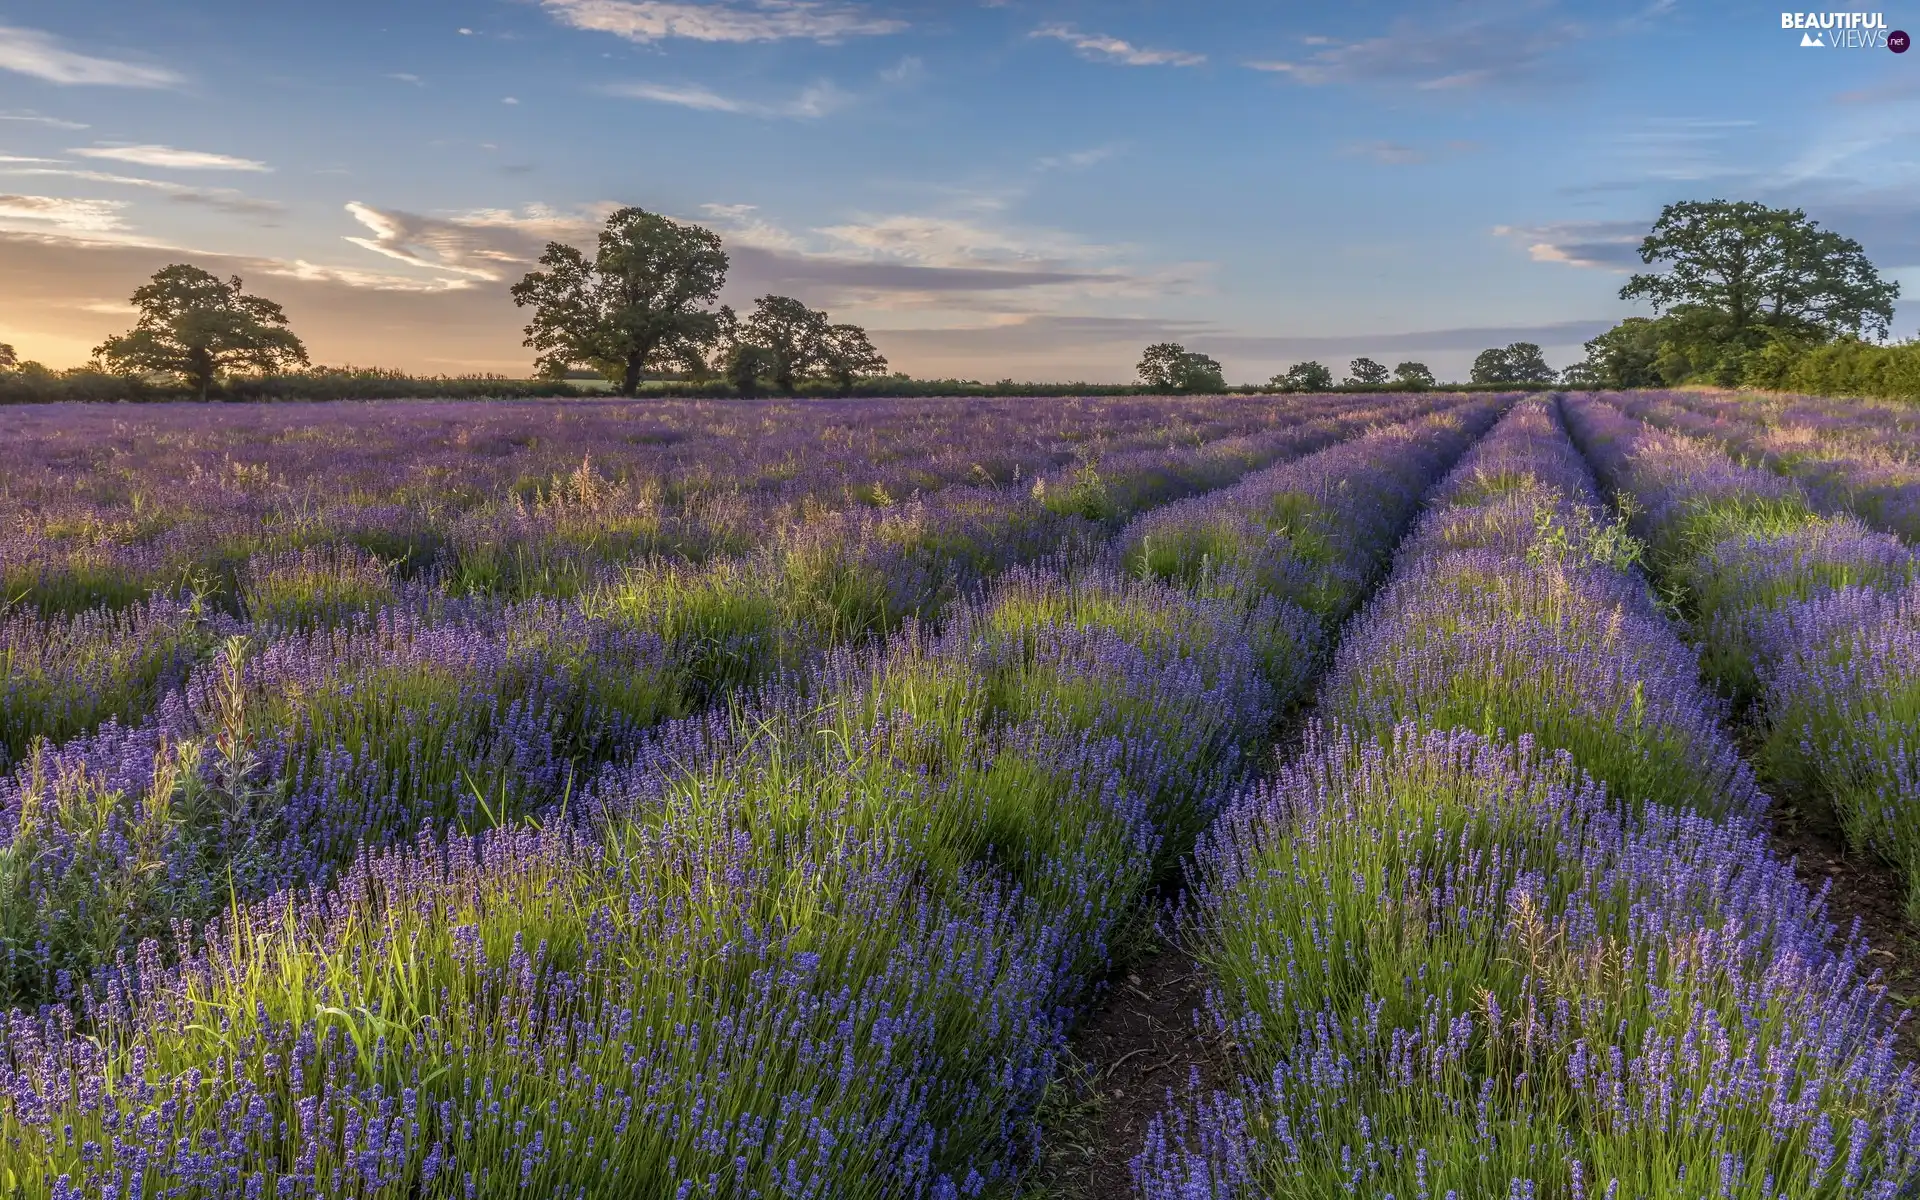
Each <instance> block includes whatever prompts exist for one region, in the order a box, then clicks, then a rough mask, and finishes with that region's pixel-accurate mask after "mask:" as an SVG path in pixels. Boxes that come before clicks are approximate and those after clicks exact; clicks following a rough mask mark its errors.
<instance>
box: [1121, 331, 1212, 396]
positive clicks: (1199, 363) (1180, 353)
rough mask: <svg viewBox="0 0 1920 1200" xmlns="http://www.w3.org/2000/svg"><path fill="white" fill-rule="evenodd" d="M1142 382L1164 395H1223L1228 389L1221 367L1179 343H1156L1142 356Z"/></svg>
mask: <svg viewBox="0 0 1920 1200" xmlns="http://www.w3.org/2000/svg"><path fill="white" fill-rule="evenodd" d="M1135 370H1137V371H1138V372H1139V373H1140V382H1141V383H1143V384H1145V385H1146V386H1147V387H1150V388H1153V389H1155V390H1157V391H1162V392H1220V391H1225V390H1226V387H1227V380H1226V376H1225V375H1224V374H1223V373H1222V372H1221V369H1220V364H1219V363H1218V362H1216V361H1214V360H1213V359H1212V358H1210V357H1208V356H1207V355H1205V354H1197V353H1195V352H1193V351H1191V350H1188V349H1187V348H1186V347H1185V346H1182V345H1181V344H1180V343H1178V342H1156V343H1154V344H1153V345H1151V346H1148V347H1147V349H1146V352H1145V353H1143V354H1142V355H1141V356H1140V365H1139V366H1138V367H1136V368H1135Z"/></svg>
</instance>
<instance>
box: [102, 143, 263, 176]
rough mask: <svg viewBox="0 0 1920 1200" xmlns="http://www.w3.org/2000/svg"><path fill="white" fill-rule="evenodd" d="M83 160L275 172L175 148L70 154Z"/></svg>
mask: <svg viewBox="0 0 1920 1200" xmlns="http://www.w3.org/2000/svg"><path fill="white" fill-rule="evenodd" d="M68 153H70V154H78V155H79V156H80V157H82V158H107V159H112V160H113V161H115V162H126V163H133V164H134V165H135V166H141V167H159V168H161V169H162V170H173V171H271V170H273V168H272V167H269V166H268V165H267V164H265V163H263V162H255V161H254V160H253V159H250V158H234V157H232V156H231V155H226V154H209V153H207V152H206V151H204V150H176V149H175V148H174V147H172V146H155V145H142V146H86V147H82V148H80V149H77V150H71V151H68Z"/></svg>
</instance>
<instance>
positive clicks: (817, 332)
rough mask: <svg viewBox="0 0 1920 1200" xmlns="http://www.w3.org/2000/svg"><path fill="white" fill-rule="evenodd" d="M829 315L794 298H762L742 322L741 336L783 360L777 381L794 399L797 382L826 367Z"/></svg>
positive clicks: (755, 302)
mask: <svg viewBox="0 0 1920 1200" xmlns="http://www.w3.org/2000/svg"><path fill="white" fill-rule="evenodd" d="M828 328H829V326H828V324H827V314H826V313H823V312H816V311H815V310H813V309H811V308H808V307H807V306H806V305H804V304H802V303H800V302H799V301H798V300H795V299H793V298H792V297H791V296H762V297H760V298H759V299H758V300H756V301H754V309H753V314H752V315H751V316H749V317H748V318H747V319H746V320H745V321H743V322H741V323H740V336H741V337H743V338H745V339H746V340H748V341H750V342H753V343H754V344H755V345H758V346H761V347H763V348H765V349H767V350H770V351H772V353H773V356H774V358H775V359H777V360H779V364H778V366H776V367H775V368H774V372H773V382H774V386H775V387H778V388H779V389H780V390H781V391H782V392H785V393H786V394H787V395H789V396H791V395H792V394H793V391H794V387H795V384H796V382H797V380H798V379H799V378H800V377H802V376H805V375H807V374H810V373H812V372H814V371H815V370H817V369H819V368H820V367H822V366H824V365H825V360H826V347H825V342H826V337H827V330H828Z"/></svg>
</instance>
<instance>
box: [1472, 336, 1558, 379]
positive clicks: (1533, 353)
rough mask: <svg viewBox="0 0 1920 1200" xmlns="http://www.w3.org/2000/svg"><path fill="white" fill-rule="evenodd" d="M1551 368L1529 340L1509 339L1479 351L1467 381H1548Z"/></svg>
mask: <svg viewBox="0 0 1920 1200" xmlns="http://www.w3.org/2000/svg"><path fill="white" fill-rule="evenodd" d="M1553 381H1554V370H1553V368H1552V367H1550V366H1548V365H1547V359H1546V356H1545V355H1544V354H1542V353H1541V352H1540V347H1538V346H1536V345H1534V344H1533V343H1532V342H1513V343H1510V344H1509V345H1506V346H1503V347H1498V348H1495V349H1489V350H1482V351H1481V352H1480V353H1479V355H1478V356H1477V357H1475V358H1474V360H1473V374H1472V375H1471V376H1470V377H1469V379H1468V382H1470V383H1494V384H1499V383H1552V382H1553Z"/></svg>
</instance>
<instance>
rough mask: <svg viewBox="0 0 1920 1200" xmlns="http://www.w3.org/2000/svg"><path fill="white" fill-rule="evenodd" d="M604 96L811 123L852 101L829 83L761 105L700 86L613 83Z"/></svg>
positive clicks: (816, 85)
mask: <svg viewBox="0 0 1920 1200" xmlns="http://www.w3.org/2000/svg"><path fill="white" fill-rule="evenodd" d="M601 91H602V92H604V93H605V94H606V95H609V96H619V97H622V98H623V99H628V100H650V101H652V102H653V103H655V104H673V105H677V106H679V107H681V108H691V109H697V110H699V111H701V112H720V113H735V114H738V115H740V116H748V117H785V118H790V119H794V120H813V119H815V118H818V117H824V116H826V115H828V114H829V113H833V112H838V111H839V110H840V109H843V108H845V107H846V106H847V105H848V104H850V103H852V102H853V97H852V96H851V95H849V94H848V93H847V92H844V91H842V90H841V89H840V88H838V87H835V86H834V85H833V84H831V83H816V84H813V85H812V86H810V87H808V88H805V89H803V90H802V91H801V92H800V94H799V95H797V96H795V97H794V98H793V99H791V100H786V101H782V102H780V103H777V104H765V103H762V102H760V101H757V100H743V99H740V98H739V97H736V96H727V95H722V94H721V93H719V92H716V91H714V90H713V89H712V88H708V87H703V86H701V85H700V84H697V83H694V84H672V83H614V84H608V85H607V86H606V87H604V88H602V89H601Z"/></svg>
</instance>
